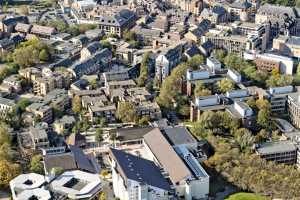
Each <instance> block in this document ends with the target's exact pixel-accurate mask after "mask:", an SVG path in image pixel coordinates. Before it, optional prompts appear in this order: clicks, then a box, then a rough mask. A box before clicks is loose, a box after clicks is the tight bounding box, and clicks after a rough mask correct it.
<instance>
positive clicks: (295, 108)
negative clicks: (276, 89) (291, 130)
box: [287, 93, 300, 128]
mask: <svg viewBox="0 0 300 200" xmlns="http://www.w3.org/2000/svg"><path fill="white" fill-rule="evenodd" d="M287 113H288V115H289V119H290V121H291V122H292V124H293V125H294V126H296V127H297V128H300V101H299V93H294V94H289V95H288V96H287Z"/></svg>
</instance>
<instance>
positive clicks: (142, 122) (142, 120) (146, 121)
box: [138, 116, 150, 125]
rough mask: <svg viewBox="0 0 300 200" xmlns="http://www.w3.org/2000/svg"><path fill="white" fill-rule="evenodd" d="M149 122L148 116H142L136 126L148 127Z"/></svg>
mask: <svg viewBox="0 0 300 200" xmlns="http://www.w3.org/2000/svg"><path fill="white" fill-rule="evenodd" d="M149 121H150V118H149V117H148V116H143V117H142V118H140V119H139V121H138V124H139V125H148V124H149Z"/></svg>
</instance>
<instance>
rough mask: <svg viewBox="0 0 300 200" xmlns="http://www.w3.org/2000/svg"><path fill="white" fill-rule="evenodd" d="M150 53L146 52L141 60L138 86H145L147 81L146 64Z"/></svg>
mask: <svg viewBox="0 0 300 200" xmlns="http://www.w3.org/2000/svg"><path fill="white" fill-rule="evenodd" d="M149 58H150V53H149V52H146V53H145V54H144V55H143V60H142V63H141V67H140V76H139V78H138V81H137V82H138V86H140V87H141V86H145V83H146V81H147V79H148V63H149Z"/></svg>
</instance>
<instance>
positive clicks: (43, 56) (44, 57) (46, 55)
mask: <svg viewBox="0 0 300 200" xmlns="http://www.w3.org/2000/svg"><path fill="white" fill-rule="evenodd" d="M39 59H40V60H41V61H44V62H46V61H49V59H50V55H49V53H48V52H47V51H46V49H42V50H41V51H40V54H39Z"/></svg>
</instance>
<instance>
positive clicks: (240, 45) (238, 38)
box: [202, 29, 262, 56]
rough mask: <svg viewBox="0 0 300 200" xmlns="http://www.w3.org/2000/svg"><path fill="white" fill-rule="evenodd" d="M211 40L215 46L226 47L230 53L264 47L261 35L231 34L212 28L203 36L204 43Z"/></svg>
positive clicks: (218, 47)
mask: <svg viewBox="0 0 300 200" xmlns="http://www.w3.org/2000/svg"><path fill="white" fill-rule="evenodd" d="M208 41H210V42H211V43H212V44H213V45H214V47H215V48H217V49H225V50H226V51H227V52H229V53H236V54H239V55H241V56H242V55H243V52H245V51H251V52H255V51H257V50H261V49H262V42H261V39H260V38H259V36H256V35H251V36H246V35H239V34H231V33H230V32H227V31H222V30H216V29H210V31H209V32H208V33H206V34H205V35H204V36H202V44H204V43H206V42H208Z"/></svg>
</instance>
